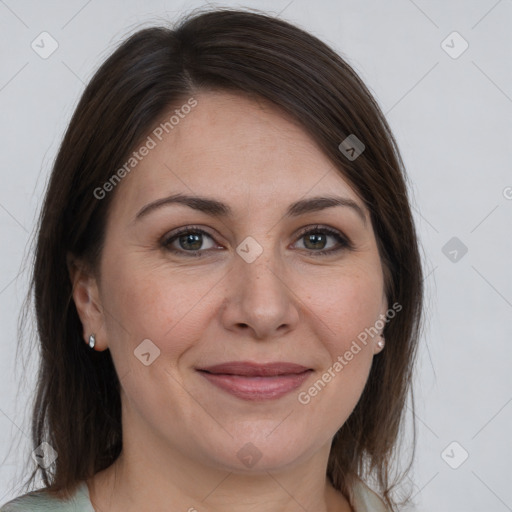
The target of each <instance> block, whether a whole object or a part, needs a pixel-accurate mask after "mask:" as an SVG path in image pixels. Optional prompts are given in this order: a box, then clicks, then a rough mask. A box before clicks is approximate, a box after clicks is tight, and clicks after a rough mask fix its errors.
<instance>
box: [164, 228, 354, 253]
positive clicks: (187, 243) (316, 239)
mask: <svg viewBox="0 0 512 512" xmlns="http://www.w3.org/2000/svg"><path fill="white" fill-rule="evenodd" d="M329 238H330V239H334V241H335V242H334V243H332V241H331V243H329ZM205 240H206V241H207V240H209V241H210V242H209V246H208V247H204V244H205ZM300 240H304V242H303V244H304V250H307V251H308V252H311V253H313V254H314V255H315V256H322V255H328V254H334V253H337V252H339V251H341V250H344V249H352V248H353V246H352V244H351V242H350V241H349V240H348V238H346V237H344V236H343V235H342V234H341V233H340V232H339V231H336V230H334V229H331V228H327V227H322V226H314V227H308V228H305V229H304V230H302V231H301V233H300V234H299V241H300ZM160 243H161V245H162V247H164V248H165V249H166V250H168V251H170V252H173V253H175V254H178V255H180V256H196V257H200V256H203V254H202V253H203V252H206V251H208V250H211V249H214V248H216V247H217V248H218V246H216V244H215V242H214V240H213V237H212V236H211V235H210V234H209V233H207V232H206V231H204V230H203V229H200V228H198V227H196V226H185V227H183V228H180V229H178V230H176V231H173V232H172V233H170V234H169V235H166V236H165V237H164V238H163V239H162V241H161V242H160ZM207 245H208V244H207ZM329 245H330V247H329ZM326 247H328V248H326Z"/></svg>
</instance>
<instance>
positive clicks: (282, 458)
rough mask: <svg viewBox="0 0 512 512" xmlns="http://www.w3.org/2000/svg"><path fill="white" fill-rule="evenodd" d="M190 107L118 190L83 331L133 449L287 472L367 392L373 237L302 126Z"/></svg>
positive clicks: (248, 103)
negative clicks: (99, 357) (106, 372)
mask: <svg viewBox="0 0 512 512" xmlns="http://www.w3.org/2000/svg"><path fill="white" fill-rule="evenodd" d="M195 99H196V100H197V105H196V106H195V107H193V108H191V109H190V112H189V113H188V114H186V115H182V116H180V119H179V122H178V123H177V124H175V125H173V128H172V129H169V128H168V130H169V133H168V134H166V133H165V131H164V132H163V134H164V135H165V137H162V136H161V138H162V140H159V138H158V137H156V136H155V134H154V133H160V132H154V133H152V134H151V137H152V139H153V141H154V142H155V143H156V144H155V147H153V148H151V149H150V150H149V151H148V152H147V153H148V154H147V155H146V156H144V157H141V160H140V162H138V164H137V165H136V166H135V167H134V168H133V169H131V170H130V172H129V173H128V174H127V176H126V177H124V178H123V180H122V181H121V183H119V184H118V185H117V186H116V187H115V191H113V192H110V193H114V194H115V196H114V198H113V202H112V205H111V210H110V213H109V218H108V223H107V228H106V243H105V246H104V250H103V253H102V259H101V265H100V277H99V280H98V281H93V285H92V286H89V288H88V290H89V293H90V298H91V299H92V300H91V301H90V302H89V306H88V307H89V309H86V308H84V311H86V312H85V313H84V312H83V311H82V314H81V317H82V321H83V323H84V328H85V329H84V333H85V334H86V335H87V334H88V333H89V332H95V333H96V339H97V349H99V350H101V349H104V348H107V347H108V348H109V349H110V351H111V354H112V357H113V360H114V364H115V367H116V371H117V373H118V375H119V378H120V382H121V388H122V401H123V431H124V436H125V437H129V438H130V439H131V440H132V441H133V442H135V440H136V439H139V440H142V444H143V445H144V446H145V449H146V450H149V451H151V450H156V449H157V447H158V450H160V449H162V453H163V452H164V450H173V451H174V452H175V453H179V454H180V455H181V456H184V457H187V458H189V459H193V460H195V461H197V462H201V463H205V464H208V465H210V466H214V467H221V468H224V469H229V470H231V471H233V470H235V471H243V470H245V471H247V470H250V469H251V468H253V467H254V468H255V469H257V470H268V469H271V468H274V469H276V468H279V467H285V466H287V465H290V464H294V463H297V462H299V461H300V460H306V458H307V457H310V456H312V455H313V454H314V453H316V452H318V451H319V450H321V449H324V448H326V447H327V446H329V444H330V442H331V440H332V437H333V436H334V434H335V433H336V431H337V430H338V429H339V428H340V427H341V426H342V425H343V423H344V422H345V421H346V420H347V418H348V416H349V415H350V413H351V412H352V410H353V409H354V407H355V405H356V403H357V402H358V400H359V398H360V396H361V393H362V391H363V388H364V385H365V382H366V380H367V378H368V374H369V370H370V367H371V364H372V358H373V356H374V354H375V353H377V352H378V351H379V349H378V348H377V345H376V343H377V341H378V339H379V338H378V337H377V336H375V337H372V336H366V338H367V339H366V342H365V343H363V342H361V341H360V340H361V339H363V338H364V336H361V333H364V332H365V329H368V328H371V327H373V326H374V325H375V323H376V321H378V320H379V318H382V317H380V316H379V315H382V314H384V313H385V312H386V310H387V303H386V300H385V293H384V288H383V273H382V268H381V262H380V258H379V254H378V250H377V245H376V240H375V236H374V233H373V230H372V226H371V222H370V218H369V215H368V211H367V210H366V208H365V207H364V205H363V203H362V201H361V200H360V199H359V198H358V196H357V195H356V194H355V193H354V191H353V190H352V189H351V187H350V186H349V185H348V183H347V182H346V181H345V180H344V179H342V177H341V176H340V174H339V172H337V171H336V169H334V168H333V165H332V164H331V163H330V161H329V160H328V159H327V157H326V156H325V155H324V154H323V153H322V152H321V151H320V149H319V148H318V147H317V145H316V144H315V143H314V142H313V141H312V139H311V138H310V137H309V136H308V135H307V134H306V133H305V132H304V131H303V129H301V128H300V127H298V126H297V125H296V124H295V123H292V122H291V121H290V120H287V118H285V117H283V115H282V114H280V113H279V112H278V111H276V110H274V109H273V108H272V107H271V106H269V105H268V104H266V103H263V102H255V101H254V100H250V99H248V98H246V97H243V96H241V95H233V94H228V93H223V92H204V93H200V94H198V95H196V96H195ZM184 103H186V101H184ZM185 110H187V109H185ZM183 111H184V110H182V111H181V112H183ZM170 115H172V112H171V113H170V114H169V116H166V118H165V119H168V118H169V117H170ZM156 127H157V126H155V128H156ZM152 145H153V144H151V143H150V144H149V146H152ZM136 149H137V148H136ZM177 195H180V196H181V197H182V198H184V197H189V196H190V198H189V199H187V200H186V201H185V199H182V200H180V201H173V202H171V201H170V200H169V201H166V198H169V197H172V196H177ZM191 197H197V198H201V199H192V198H191ZM325 197H328V198H331V199H332V198H337V199H339V200H340V201H342V202H344V205H341V206H339V205H338V206H329V207H326V204H327V203H326V202H325V201H324V202H322V201H321V200H318V199H317V200H316V201H312V198H325ZM351 202H353V203H354V204H355V205H356V206H355V207H354V206H351V204H352V203H351ZM329 204H332V203H329ZM358 208H359V209H358ZM361 215H362V216H361ZM185 228H186V229H187V230H188V234H184V233H181V234H179V235H177V234H176V232H177V231H179V230H184V229H185ZM347 244H348V245H347ZM324 251H325V253H323V252H324ZM93 305H94V306H96V307H97V311H96V310H95V309H94V306H93ZM80 309H82V308H80ZM95 311H96V312H95ZM380 330H381V329H379V331H380ZM358 335H359V338H358ZM350 354H351V355H352V356H351V357H350ZM225 363H230V364H228V365H225V366H224V367H218V368H217V369H215V368H213V367H214V366H217V365H223V364H225ZM231 363H233V364H231ZM235 363H240V364H235ZM244 363H253V365H250V364H244ZM274 363H280V364H281V366H279V365H275V366H274V367H273V369H274V370H275V373H276V374H277V375H274V376H269V375H268V374H267V375H265V371H264V370H262V369H261V368H262V367H263V368H265V367H266V368H267V369H268V368H272V367H271V366H269V365H270V364H274ZM254 365H256V366H254ZM258 365H262V367H260V366H258ZM290 365H300V367H292V366H290ZM206 368H210V372H211V373H208V372H207V371H204V369H206ZM315 383H316V384H315Z"/></svg>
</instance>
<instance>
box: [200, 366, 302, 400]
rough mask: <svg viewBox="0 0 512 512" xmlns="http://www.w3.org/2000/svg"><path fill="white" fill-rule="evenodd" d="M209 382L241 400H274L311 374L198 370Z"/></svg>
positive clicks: (290, 390)
mask: <svg viewBox="0 0 512 512" xmlns="http://www.w3.org/2000/svg"><path fill="white" fill-rule="evenodd" d="M199 373H200V374H201V375H202V376H203V377H205V378H206V379H207V380H208V381H209V382H210V383H211V384H213V385H215V386H217V387H218V388H220V389H222V390H224V391H227V392H228V393H231V394H232V395H234V396H236V397H238V398H242V399H243V400H253V401H255V400H274V399H277V398H280V397H282V396H284V395H286V394H288V393H290V392H292V391H293V390H295V389H297V388H298V387H299V386H300V385H301V384H302V383H303V382H304V381H305V380H306V379H307V378H308V377H309V375H310V374H311V370H308V371H305V372H303V373H297V374H289V375H278V376H275V377H242V376H240V375H225V374H214V373H206V372H199Z"/></svg>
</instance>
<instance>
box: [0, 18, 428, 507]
mask: <svg viewBox="0 0 512 512" xmlns="http://www.w3.org/2000/svg"><path fill="white" fill-rule="evenodd" d="M405 180H406V176H405V174H404V171H403V163H402V161H401V159H400V156H399V152H398V149H397V148H396V143H395V141H394V139H393V136H392V134H391V132H390V129H389V127H388V125H387V123H386V121H385V119H384V117H383V115H382V113H381V111H380V109H379V108H378V106H377V104H376V102H375V100H374V99H373V98H372V96H371V94H370V93H369V91H368V90H367V88H366V87H365V86H364V84H363V83H362V82H361V80H360V79H359V78H358V76H357V75H356V73H355V72H354V71H353V70H352V69H351V68H350V66H349V65H348V64H347V63H346V62H345V61H344V60H342V59H341V58H340V57H339V56H338V55H337V54H336V53H334V52H333V51H332V50H331V49H330V48H328V47H327V46H326V45H325V44H324V43H322V42H321V41H319V40H318V39H316V38H315V37H313V36H312V35H310V34H308V33H306V32H304V31H302V30H301V29H299V28H297V27H295V26H292V25H290V24H288V23H286V22H284V21H281V20H279V19H276V18H273V17H271V16H268V15H265V14H259V13H254V12H244V11H234V10H216V11H211V12H204V13H202V14H197V13H196V14H194V15H192V16H189V17H188V18H186V19H184V20H183V21H182V22H181V23H180V25H179V26H178V27H177V28H176V29H174V30H170V29H168V28H159V27H156V28H149V29H144V30H140V31H139V32H137V33H136V34H134V35H133V36H131V37H130V38H129V39H127V40H126V41H125V42H124V43H123V44H121V46H120V47H119V48H118V49H117V50H116V51H115V52H114V53H113V54H112V55H111V56H110V57H109V58H108V59H107V61H106V62H105V63H104V64H103V65H102V66H101V68H100V69H99V70H98V71H97V73H96V74H95V76H94V77H93V79H92V80H91V82H90V83H89V85H88V86H87V88H86V90H85V91H84V94H83V96H82V98H81V101H80V102H79V105H78V106H77V109H76V112H75V113H74V115H73V118H72V120H71V122H70V125H69V127H68V130H67V133H66V135H65V137H64V140H63V143H62V146H61V148H60V150H59V153H58V156H57V159H56V162H55V165H54V168H53V172H52V175H51V179H50V182H49V186H48V189H47V192H46V198H45V202H44V206H43V210H42V215H41V220H40V226H39V231H38V238H37V249H36V259H35V266H34V274H33V287H34V297H35V307H36V313H37V322H38V333H39V338H40V343H41V347H42V361H41V369H40V375H39V381H38V392H37V399H36V403H35V409H34V416H33V442H34V448H35V450H34V454H33V456H34V459H35V460H36V461H37V462H38V465H37V468H36V470H34V472H33V474H32V477H31V479H33V478H34V477H35V476H36V475H37V474H40V475H41V476H42V478H43V482H44V484H45V486H46V487H45V490H44V491H41V490H40V491H38V492H35V493H30V494H25V495H23V496H20V497H19V498H17V499H16V500H13V501H11V502H10V503H9V504H6V505H4V507H3V508H2V509H1V511H2V512H9V511H14V510H26V511H29V510H47V509H48V510H50V509H51V510H66V511H70V510H81V511H82V510H89V511H92V510H97V511H118V510H119V511H121V510H123V511H130V510H188V511H194V510H197V511H217V510H223V511H225V510H235V509H236V510H237V511H240V510H265V511H274V510H275V511H277V510H280V511H291V510H315V511H319V512H325V511H329V512H333V511H355V512H363V511H370V510H371V511H372V512H374V511H379V510H397V506H398V504H397V503H396V501H395V500H394V498H393V496H392V493H391V491H392V490H393V487H394V486H396V484H397V483H398V482H399V481H400V478H399V477H400V475H397V474H395V475H394V480H393V478H392V477H393V472H392V469H393V468H392V465H391V459H392V456H393V454H394V453H395V450H396V448H397V444H398V440H399V434H400V427H401V425H402V419H403V412H404V409H405V401H406V398H407V394H408V392H409V390H410V383H411V375H412V369H413V363H414V359H415V354H416V347H417V341H418V337H419V330H420V323H421V322H420V320H421V311H422V269H421V261H420V257H419V252H418V241H417V238H416V234H415V228H414V224H413V221H412V216H411V210H410V206H409V203H408V196H407V189H406V182H405ZM402 476H403V475H402ZM370 478H372V479H373V480H374V484H373V487H374V488H375V491H374V490H372V489H371V488H370V485H369V483H367V482H368V481H369V479H370ZM45 507H46V508H45ZM59 507H60V508H59Z"/></svg>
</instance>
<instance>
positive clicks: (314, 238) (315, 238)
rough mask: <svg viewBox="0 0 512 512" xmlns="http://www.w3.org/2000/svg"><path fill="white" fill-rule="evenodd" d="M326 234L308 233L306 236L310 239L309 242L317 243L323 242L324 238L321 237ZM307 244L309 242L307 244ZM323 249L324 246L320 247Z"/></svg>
mask: <svg viewBox="0 0 512 512" xmlns="http://www.w3.org/2000/svg"><path fill="white" fill-rule="evenodd" d="M323 236H324V235H323V234H317V235H308V236H307V237H306V240H307V241H309V242H313V244H316V243H318V242H320V243H322V240H321V237H323ZM306 245H307V244H306ZM313 248H318V247H315V246H314V247H313ZM320 248H321V249H323V246H322V247H320Z"/></svg>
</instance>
